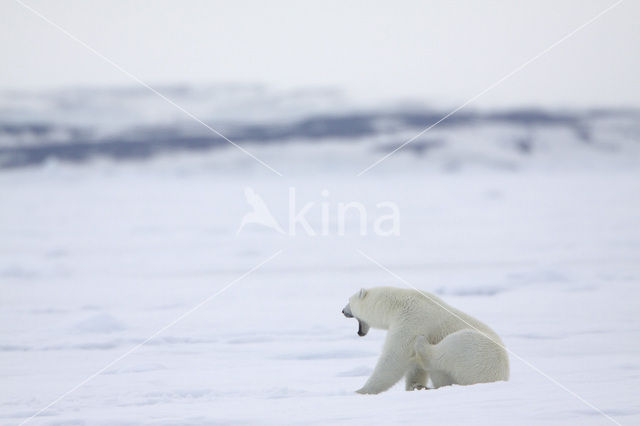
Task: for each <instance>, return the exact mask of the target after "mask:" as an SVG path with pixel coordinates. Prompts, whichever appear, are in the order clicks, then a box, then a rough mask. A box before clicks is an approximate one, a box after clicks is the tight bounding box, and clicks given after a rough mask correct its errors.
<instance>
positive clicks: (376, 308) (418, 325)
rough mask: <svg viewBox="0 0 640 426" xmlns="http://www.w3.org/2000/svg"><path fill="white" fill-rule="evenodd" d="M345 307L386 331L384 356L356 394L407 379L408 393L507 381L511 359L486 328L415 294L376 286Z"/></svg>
mask: <svg viewBox="0 0 640 426" xmlns="http://www.w3.org/2000/svg"><path fill="white" fill-rule="evenodd" d="M345 309H350V312H351V313H352V314H353V315H354V316H355V317H356V318H357V319H359V320H360V321H364V322H366V323H367V324H368V325H369V326H371V327H373V328H379V329H383V330H388V332H387V338H386V340H385V343H384V347H383V349H382V354H381V355H380V358H379V360H378V363H377V364H376V367H375V369H374V371H373V374H372V375H371V377H369V380H367V382H366V383H365V384H364V386H363V387H362V388H361V389H359V390H358V391H357V392H358V393H366V394H369V393H373V394H375V393H380V392H384V391H386V390H387V389H389V388H390V387H391V386H393V385H394V384H395V383H397V382H398V381H399V380H400V379H402V377H403V376H405V378H406V389H407V390H415V389H426V386H427V380H428V379H429V378H431V382H432V383H433V386H434V387H435V388H438V387H441V386H446V385H451V384H458V385H471V384H474V383H486V382H495V381H498V380H508V379H509V357H508V355H507V352H506V350H505V349H504V346H503V344H502V341H501V340H500V338H499V337H498V335H497V334H496V333H495V332H494V331H493V330H491V329H490V328H489V327H488V326H487V325H485V324H483V323H482V322H480V321H478V320H477V319H475V318H473V317H471V316H469V315H467V314H465V313H464V312H461V311H459V310H457V309H455V308H453V307H451V306H449V305H447V304H446V303H445V302H443V301H442V300H441V299H439V298H438V297H436V296H434V295H432V294H429V293H426V292H419V291H416V290H408V289H401V288H394V287H377V288H372V289H368V290H364V289H362V290H360V291H359V292H358V293H356V294H354V295H353V296H351V298H350V299H349V304H348V305H347V307H346V308H345Z"/></svg>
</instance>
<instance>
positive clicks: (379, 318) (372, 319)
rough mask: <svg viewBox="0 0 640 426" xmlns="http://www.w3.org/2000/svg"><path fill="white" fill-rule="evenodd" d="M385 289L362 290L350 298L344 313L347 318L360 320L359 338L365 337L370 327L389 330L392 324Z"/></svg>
mask: <svg viewBox="0 0 640 426" xmlns="http://www.w3.org/2000/svg"><path fill="white" fill-rule="evenodd" d="M386 293H387V292H386V291H385V287H377V288H371V289H368V290H367V289H364V288H361V289H360V291H358V292H357V293H356V294H354V295H353V296H351V297H350V298H349V303H347V306H345V307H344V309H343V310H342V313H343V314H344V316H345V317H347V318H355V319H357V320H358V336H365V335H366V334H367V333H368V332H369V327H373V328H381V329H385V330H386V329H388V328H389V323H390V319H391V318H390V314H391V312H390V308H391V306H390V304H389V303H388V301H387V299H388V297H386Z"/></svg>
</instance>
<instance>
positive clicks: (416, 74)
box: [0, 0, 640, 106]
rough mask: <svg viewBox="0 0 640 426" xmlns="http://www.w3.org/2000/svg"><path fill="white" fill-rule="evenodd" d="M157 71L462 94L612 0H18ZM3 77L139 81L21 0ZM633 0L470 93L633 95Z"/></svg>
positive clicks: (373, 91) (40, 82)
mask: <svg viewBox="0 0 640 426" xmlns="http://www.w3.org/2000/svg"><path fill="white" fill-rule="evenodd" d="M24 2H25V3H27V4H29V5H30V6H32V7H33V8H35V9H37V10H38V11H40V12H41V13H42V14H43V15H45V16H47V17H48V18H49V19H51V21H53V22H55V23H57V24H59V25H60V26H62V27H64V28H65V29H67V30H68V31H69V32H71V33H73V34H74V35H75V36H77V37H78V38H79V39H81V40H83V41H84V42H86V43H87V44H89V45H91V46H92V47H93V48H95V49H96V50H97V51H99V52H101V53H102V54H104V55H105V56H107V57H109V58H111V59H112V60H113V61H115V62H116V63H118V64H119V65H121V66H122V67H123V68H125V69H126V70H127V71H129V72H131V73H132V74H135V75H136V76H138V77H139V78H140V79H142V80H144V81H146V82H148V83H149V84H151V85H156V84H167V83H192V84H203V83H224V82H236V83H245V82H246V83H264V84H266V85H268V86H271V87H275V88H283V89H288V88H299V87H308V86H312V87H317V86H335V87H339V88H344V89H345V90H347V91H348V92H350V93H352V94H353V96H354V97H357V98H373V99H377V98H415V99H420V100H424V101H437V102H446V103H456V102H463V101H465V100H466V99H468V98H470V97H472V96H473V95H475V94H477V93H478V92H480V91H482V90H483V89H485V88H486V87H487V86H489V85H491V84H492V83H494V82H496V81H497V80H498V79H500V78H501V77H502V76H503V75H505V74H507V73H509V72H510V71H512V70H513V69H514V68H516V67H518V66H519V65H520V64H522V63H523V62H525V61H527V60H528V59H530V58H531V57H533V56H535V55H536V54H538V53H539V52H541V51H542V50H544V49H545V48H547V47H549V46H550V45H552V44H553V43H554V42H556V41H558V40H559V39H560V38H562V37H563V36H564V35H566V34H568V33H569V32H571V31H572V30H574V29H575V28H577V27H578V26H580V25H581V24H583V23H585V22H586V21H588V20H589V19H591V18H592V17H594V16H596V15H597V14H598V13H599V12H601V11H602V10H604V9H605V8H607V7H608V6H610V5H611V4H614V3H615V0H589V1H567V0H554V1H534V0H531V1H517V2H516V1H507V0H504V1H475V2H472V1H419V2H413V1H387V2H371V1H369V2H348V1H338V2H332V1H317V2H313V3H310V2H264V1H256V2H253V1H227V2H210V1H102V0H100V1H90V0H78V1H75V0H74V1H67V0H62V1H61V0H58V1H40V0H37V1H36V0H24ZM0 35H1V37H2V39H1V41H0V55H2V67H1V68H0V87H1V88H43V87H44V88H49V87H59V86H73V85H84V86H86V85H100V86H102V85H129V84H131V85H135V84H136V83H135V82H134V81H132V80H131V78H130V77H128V76H126V75H124V74H122V73H121V72H120V71H118V70H117V69H115V68H114V67H113V66H111V65H109V64H108V63H106V62H105V61H104V60H102V59H100V58H99V57H97V56H95V55H94V54H93V53H91V52H90V51H88V50H87V49H86V48H84V47H82V46H81V45H79V44H78V43H76V42H74V41H73V40H71V39H70V38H68V37H67V36H66V35H64V34H63V33H62V32H61V31H59V30H58V29H56V28H53V27H52V26H51V25H49V24H47V23H46V22H45V21H43V20H42V19H41V18H39V17H38V16H36V15H34V14H33V13H32V12H31V11H29V10H27V9H25V8H24V7H23V6H21V5H20V4H19V3H18V2H16V1H15V0H2V1H1V2H0ZM639 75H640V1H636V0H626V1H624V2H623V3H622V4H621V5H619V6H618V7H616V8H614V9H613V10H611V11H610V12H608V13H607V14H605V15H604V16H602V17H601V18H600V19H598V20H597V21H595V22H593V23H592V24H590V25H589V26H588V27H586V28H584V29H583V30H582V31H580V32H578V33H577V34H575V35H574V36H572V37H571V38H569V39H568V40H566V41H565V42H564V43H562V44H560V45H558V46H557V47H556V48H555V49H553V50H552V51H551V52H549V53H548V54H547V55H545V56H544V57H542V58H540V59H539V60H538V61H536V62H534V63H532V64H531V65H529V66H527V67H526V68H525V69H524V70H523V71H522V72H520V73H518V74H517V75H515V76H513V77H512V78H511V79H509V80H508V81H506V82H504V83H503V84H501V85H500V86H499V87H498V88H496V89H494V90H492V91H490V92H489V93H487V94H486V95H484V96H483V97H481V98H480V99H478V101H477V102H475V103H474V105H477V106H486V105H490V106H504V105H512V104H517V105H544V106H625V105H626V106H629V105H635V106H640V83H639V78H638V76H639Z"/></svg>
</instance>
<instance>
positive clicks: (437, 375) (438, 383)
mask: <svg viewBox="0 0 640 426" xmlns="http://www.w3.org/2000/svg"><path fill="white" fill-rule="evenodd" d="M430 377H431V383H433V388H434V389H438V388H441V387H443V386H451V385H452V384H453V379H452V378H451V376H449V375H448V374H447V373H445V372H444V371H431V372H430Z"/></svg>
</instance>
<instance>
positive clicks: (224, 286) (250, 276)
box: [0, 126, 640, 425]
mask: <svg viewBox="0 0 640 426" xmlns="http://www.w3.org/2000/svg"><path fill="white" fill-rule="evenodd" d="M484 129H485V130H483V131H478V132H475V137H476V138H478V145H473V146H472V143H473V142H474V141H473V136H474V132H473V131H471V130H469V129H462V130H460V131H455V132H454V131H453V130H451V131H447V132H441V133H437V132H436V131H435V130H434V133H433V135H440V136H443V135H444V136H447V137H448V139H447V142H446V146H445V147H444V148H443V149H442V151H441V152H439V153H434V155H433V156H430V155H426V156H422V155H418V154H416V153H412V152H411V151H407V152H399V153H398V154H396V155H395V156H393V157H391V158H390V159H388V160H386V161H385V162H384V163H381V164H380V166H379V167H376V168H374V169H372V170H370V171H369V172H367V173H365V174H364V175H362V176H360V177H357V176H356V174H357V173H358V172H359V171H360V170H362V169H363V168H364V167H366V166H367V165H369V164H371V163H372V162H373V161H375V160H376V159H377V158H379V157H380V156H381V155H383V152H382V151H381V150H380V149H379V148H381V146H382V145H381V141H382V139H380V140H377V141H376V140H374V141H373V142H372V143H373V144H374V146H375V147H376V149H372V150H365V149H364V147H365V141H360V142H358V141H350V142H349V144H344V143H340V141H339V140H332V141H324V142H323V143H320V142H318V143H309V142H308V141H303V140H301V141H298V142H292V143H291V144H289V145H286V146H281V145H277V144H275V145H268V146H252V147H251V152H253V153H254V154H256V155H258V156H259V157H260V158H261V159H263V160H264V161H266V162H267V163H268V164H270V165H272V166H273V167H274V168H276V169H277V170H280V171H282V172H283V174H284V177H279V176H277V175H275V174H273V173H271V172H270V171H269V170H267V169H265V168H263V167H262V166H260V165H259V164H257V163H254V162H253V160H252V159H251V158H248V157H246V156H244V154H242V153H241V152H239V151H236V150H234V149H233V148H230V149H227V150H214V151H211V152H205V153H191V154H180V155H177V154H175V155H174V154H172V155H171V156H160V157H154V158H152V159H147V160H146V161H139V162H136V161H130V162H116V161H110V160H104V159H95V160H93V161H89V162H86V163H82V164H76V165H72V164H66V163H63V162H57V161H49V162H47V163H46V164H45V165H44V166H38V167H28V168H18V169H10V170H3V171H2V172H0V206H1V208H0V235H1V236H2V238H1V239H0V253H2V255H1V256H0V285H1V286H2V298H1V299H0V336H1V341H0V375H1V377H2V386H1V387H0V424H7V425H9V424H19V423H21V422H22V421H23V420H25V419H27V418H29V417H30V416H32V415H33V414H35V413H36V412H38V411H39V410H40V409H42V408H44V407H46V406H47V405H48V404H50V403H51V402H52V401H56V400H57V398H59V397H60V396H61V395H63V394H64V393H65V392H67V391H69V390H70V389H73V388H74V387H75V386H76V385H78V384H79V383H81V382H83V381H84V380H85V379H87V378H88V377H91V375H93V374H94V373H96V372H99V371H101V373H100V374H98V375H97V376H95V377H93V378H92V379H91V380H89V381H87V382H86V383H84V384H83V385H82V386H80V387H78V388H77V389H75V390H74V391H73V392H71V393H69V394H68V395H66V396H64V398H62V399H60V400H59V401H57V402H56V403H55V404H53V405H52V406H51V407H50V408H48V409H46V410H45V411H43V412H42V413H40V414H39V415H38V417H35V418H32V419H30V421H29V424H47V425H48V424H104V425H118V424H123V425H124V424H161V425H172V424H176V425H177V424H180V425H184V424H189V425H205V424H206V425H211V424H253V423H259V424H274V425H280V424H363V423H367V424H390V423H416V422H432V423H433V424H461V425H464V424H470V423H474V424H492V425H496V424H497V425H501V424H505V425H507V424H508V425H512V424H527V425H537V424H545V425H546V424H582V425H595V424H598V425H600V424H608V423H611V421H610V419H608V418H607V417H605V416H603V414H602V413H600V412H598V411H597V410H596V409H594V408H592V407H590V406H589V405H588V404H592V405H593V406H595V407H597V409H599V410H602V412H604V413H605V414H606V415H607V416H610V417H611V418H613V419H614V420H615V421H617V422H619V423H620V424H637V423H638V422H640V403H639V401H638V398H637V389H638V386H639V385H640V340H639V339H638V332H640V316H639V314H638V312H639V308H640V305H639V300H640V297H639V296H640V288H639V287H638V282H639V280H640V262H639V259H640V226H638V225H639V223H638V218H640V179H639V178H640V176H639V173H638V170H640V169H639V168H638V165H639V161H638V158H639V156H638V152H639V150H638V148H637V146H636V145H637V144H634V143H635V142H636V139H634V138H635V136H634V135H633V134H632V135H631V136H629V134H626V136H624V138H626V139H624V140H622V139H616V137H615V135H614V133H615V132H614V131H608V130H606V129H604V128H602V129H601V133H600V134H599V135H600V136H598V137H597V138H596V139H597V140H596V141H595V145H598V144H599V143H605V142H607V143H610V144H613V145H616V147H617V149H616V150H614V151H612V152H610V151H606V150H598V149H597V148H593V146H592V145H594V144H591V145H588V146H587V145H585V146H582V145H580V143H579V142H578V141H577V140H576V139H575V137H574V136H571V135H568V134H567V132H566V131H565V130H562V129H555V130H553V129H542V130H540V131H539V134H538V137H539V138H540V140H541V141H542V142H544V143H542V142H540V145H539V146H540V147H541V148H540V151H534V154H533V155H532V156H528V157H521V156H518V155H516V154H515V153H514V152H512V151H511V148H510V147H508V146H507V143H506V142H505V141H507V140H509V138H508V137H511V136H513V135H514V134H517V132H518V131H520V130H518V129H515V130H514V129H513V128H511V127H509V126H505V127H500V128H497V127H494V128H484ZM456 132H457V133H456ZM541 134H543V135H541ZM452 135H453V136H452ZM496 135H507V136H508V137H507V136H504V137H502V139H500V138H498V137H496ZM509 135H510V136H509ZM554 141H555V142H554ZM416 142H419V141H416ZM376 143H377V145H376ZM385 146H386V145H385ZM496 159H502V160H504V161H507V162H510V164H512V165H513V167H506V168H505V167H502V166H501V164H502V163H500V162H496V161H495V160H496ZM452 162H455V163H456V164H457V165H458V166H456V167H447V165H448V164H449V165H450V163H452ZM246 187H251V188H253V190H254V191H255V193H257V194H259V195H260V196H261V197H262V198H263V199H264V200H265V202H266V203H267V205H268V206H269V208H270V210H271V212H272V213H273V214H274V217H275V218H277V220H278V221H279V222H280V223H281V224H282V225H283V227H284V228H285V229H287V226H286V224H287V215H288V194H289V190H290V188H291V187H293V188H295V190H296V196H297V205H298V207H297V209H298V210H299V209H300V208H301V206H302V205H304V203H306V202H315V204H314V205H313V206H312V208H311V209H310V213H309V214H308V215H307V217H308V219H309V223H310V225H311V226H312V227H313V228H314V229H316V230H319V229H321V215H322V203H323V202H325V203H327V205H328V208H329V210H328V211H329V215H330V218H331V228H330V232H329V235H326V236H323V235H318V236H316V237H310V236H308V235H306V233H305V232H304V230H303V229H302V228H301V227H298V228H297V229H296V233H295V235H280V234H278V233H277V232H274V231H272V230H269V229H266V228H263V227H260V226H259V225H255V224H253V225H251V224H250V225H247V226H246V227H244V228H243V229H242V231H241V232H240V233H239V234H238V235H236V231H237V230H238V227H239V225H240V223H241V219H242V217H243V215H244V214H245V213H247V212H248V210H249V206H248V205H247V201H246V200H245V198H244V194H245V191H244V189H245V188H246ZM323 190H327V191H329V195H328V196H326V197H325V196H323V195H322V191H323ZM350 201H358V202H361V203H362V204H363V205H364V206H365V207H366V209H367V213H368V225H369V226H368V227H367V230H368V234H367V235H366V236H361V235H359V233H358V230H359V224H358V221H357V218H356V217H353V216H350V217H348V220H347V224H348V227H347V232H346V235H344V236H340V235H337V232H336V208H337V205H338V203H340V202H350ZM382 201H392V202H394V203H396V204H397V206H398V208H399V211H400V214H401V216H400V235H399V236H389V237H381V236H377V235H375V234H374V233H373V232H372V229H373V228H372V227H371V226H370V225H371V223H372V222H373V221H374V220H375V218H376V217H377V216H376V215H377V210H376V204H377V203H379V202H382ZM280 250H281V252H279V251H280ZM360 252H362V253H363V254H365V255H366V256H370V257H371V258H372V259H375V260H376V261H378V262H380V263H381V264H382V265H384V266H385V267H387V268H388V269H389V270H390V271H392V272H393V273H394V274H397V276H398V277H400V278H401V279H398V277H394V276H393V275H392V274H389V273H388V272H386V271H384V270H383V269H381V268H380V267H379V266H377V265H375V264H374V263H372V262H371V261H370V260H368V259H367V258H366V257H365V256H363V255H362V254H361V253H360ZM278 253H279V254H278ZM269 259H270V260H269ZM266 260H268V261H267V262H266V263H264V265H262V266H260V267H259V268H257V269H255V270H254V271H252V268H255V267H256V266H257V265H260V264H261V262H265V261H266ZM248 271H252V272H250V273H247V272H248ZM403 280H404V281H406V282H408V283H410V284H411V285H413V286H415V287H417V288H420V289H423V290H426V291H431V292H434V293H436V294H438V295H440V296H441V297H443V298H444V299H445V300H446V301H447V302H448V303H450V304H452V305H453V306H455V307H457V308H459V309H462V310H464V311H465V312H468V313H469V314H472V315H474V316H476V317H477V318H479V319H481V320H482V321H483V322H486V323H487V324H489V325H490V326H491V327H492V328H493V329H495V330H496V331H497V332H498V333H499V334H500V336H501V337H502V339H503V341H504V343H505V345H506V346H507V348H508V349H509V350H510V351H511V380H510V381H508V382H505V383H493V384H482V385H475V386H468V387H461V386H452V387H447V388H442V389H438V390H427V391H418V392H405V391H404V389H403V386H402V384H399V385H398V386H396V387H394V388H393V389H391V390H390V391H388V392H386V393H383V394H380V395H376V396H362V395H358V394H355V393H354V391H355V390H356V389H358V388H359V387H360V386H361V385H362V384H363V383H364V381H365V380H366V378H367V377H368V375H369V374H370V373H371V371H372V368H373V366H374V365H375V362H376V359H377V356H378V354H379V352H380V348H381V346H382V342H383V339H384V332H382V331H380V330H372V331H371V332H370V333H369V335H367V336H366V337H364V338H360V337H358V336H357V335H356V331H357V325H356V322H355V321H354V320H349V319H346V318H344V317H343V316H342V315H341V313H340V311H341V309H342V308H343V306H344V305H345V303H346V301H347V298H348V297H349V296H350V295H351V294H353V293H354V292H356V291H357V290H358V289H359V288H361V287H371V286H377V285H395V286H403V285H404V284H403ZM212 296H213V297H212ZM203 302H204V303H203ZM199 304H201V305H199ZM198 306H199V307H198ZM194 307H198V308H197V309H195V310H194V309H193V308H194ZM177 319H179V320H178V321H177V322H175V321H176V320H177ZM174 322H175V323H174ZM167 325H169V327H167V328H164V327H166V326H167ZM159 331H160V332H159ZM158 332H159V333H158ZM156 333H157V334H156ZM150 336H154V337H153V338H152V339H150V340H148V341H147V339H148V338H149V337H150ZM141 343H144V344H143V345H141V346H139V347H137V346H138V345H140V344H141ZM132 348H135V350H133V351H132V352H130V353H128V351H130V350H131V349H132ZM123 354H127V355H126V356H124V357H122V355H123ZM119 357H122V359H119V360H118V358H119ZM114 360H116V362H114ZM541 372H542V373H543V374H541ZM581 399H584V400H585V401H587V402H588V404H586V403H585V402H584V401H582V400H581Z"/></svg>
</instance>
